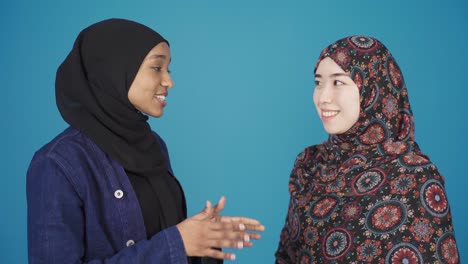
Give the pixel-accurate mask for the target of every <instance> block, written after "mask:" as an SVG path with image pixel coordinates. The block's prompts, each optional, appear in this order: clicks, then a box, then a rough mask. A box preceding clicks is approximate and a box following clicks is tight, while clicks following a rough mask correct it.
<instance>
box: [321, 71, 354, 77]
mask: <svg viewBox="0 0 468 264" xmlns="http://www.w3.org/2000/svg"><path fill="white" fill-rule="evenodd" d="M339 76H345V77H349V75H348V74H346V73H341V72H340V73H333V74H330V77H339ZM315 78H322V75H321V74H315Z"/></svg>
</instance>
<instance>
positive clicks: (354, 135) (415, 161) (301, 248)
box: [276, 36, 459, 263]
mask: <svg viewBox="0 0 468 264" xmlns="http://www.w3.org/2000/svg"><path fill="white" fill-rule="evenodd" d="M326 57H329V58H331V59H332V60H333V61H334V62H336V63H337V64H338V65H339V66H340V67H341V68H342V69H343V70H344V71H345V72H346V73H347V74H349V76H350V77H351V78H352V80H353V81H354V82H355V83H356V85H357V87H358V89H359V93H360V115H359V118H358V121H357V122H356V123H355V124H354V125H353V126H352V127H351V128H350V129H349V130H348V131H347V132H345V133H343V134H338V135H330V136H329V139H328V141H326V142H324V143H322V144H319V145H315V146H311V147H308V148H306V149H305V150H304V151H303V152H302V153H300V154H299V155H298V157H297V159H296V161H295V164H294V168H293V170H292V173H291V178H290V183H289V190H290V193H291V200H290V205H289V211H288V217H287V219H286V225H285V227H284V228H283V230H282V232H281V241H280V244H279V249H278V251H277V253H276V257H277V263H328V262H331V261H337V262H339V263H434V262H435V261H440V262H441V263H458V262H459V256H458V250H457V245H456V241H455V236H454V233H453V227H452V222H451V214H450V208H449V204H448V200H447V196H446V193H445V188H444V178H443V177H442V176H441V175H440V174H439V172H438V170H437V168H436V166H435V165H434V164H433V163H432V162H431V161H430V160H429V158H428V157H427V156H426V155H424V154H423V153H422V152H421V150H420V149H419V147H418V145H417V144H416V142H415V141H414V131H415V126H414V118H413V114H412V111H411V107H410V103H409V100H408V92H407V88H406V85H405V82H404V79H403V75H402V72H401V71H400V68H399V66H398V64H397V62H396V61H395V59H394V58H393V56H392V54H391V53H390V51H389V50H388V49H387V48H386V47H385V46H384V45H383V44H382V43H381V42H380V41H378V40H377V39H375V38H370V37H364V36H350V37H346V38H343V39H340V40H338V41H336V42H335V43H333V44H331V45H330V46H328V47H326V48H325V49H324V50H323V51H322V53H321V54H320V57H319V59H318V62H317V66H318V63H319V62H320V61H321V60H323V59H324V58H326ZM317 66H316V68H315V69H317ZM405 260H406V261H405Z"/></svg>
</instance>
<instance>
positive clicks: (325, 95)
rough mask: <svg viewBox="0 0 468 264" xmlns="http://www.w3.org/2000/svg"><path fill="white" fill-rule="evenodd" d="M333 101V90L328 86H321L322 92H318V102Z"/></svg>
mask: <svg viewBox="0 0 468 264" xmlns="http://www.w3.org/2000/svg"><path fill="white" fill-rule="evenodd" d="M332 101H333V91H332V89H331V88H330V87H327V86H325V87H323V88H322V92H321V93H320V98H319V102H320V103H331V102H332Z"/></svg>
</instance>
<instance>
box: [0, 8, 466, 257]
mask: <svg viewBox="0 0 468 264" xmlns="http://www.w3.org/2000/svg"><path fill="white" fill-rule="evenodd" d="M290 2H291V3H289V4H285V3H284V2H277V3H275V2H274V1H239V0H238V1H219V0H218V1H216V0H213V1H205V0H198V1H186V2H182V1H155V0H152V1H123V0H110V1H89V0H86V1H84V0H82V1H27V2H26V1H11V2H8V3H6V2H5V1H3V2H2V4H1V8H0V32H1V43H0V45H1V48H0V60H1V63H0V74H1V80H2V91H3V92H2V104H1V105H0V108H1V113H3V115H2V116H3V117H2V118H3V120H2V122H1V126H2V129H1V138H2V142H3V144H2V145H3V151H2V152H1V154H0V155H1V159H0V160H1V162H2V163H1V164H2V166H1V167H2V173H1V175H2V188H1V194H2V195H1V202H0V212H1V217H0V237H1V239H0V256H1V258H2V260H1V262H2V263H26V262H27V247H26V245H27V239H26V237H27V233H26V232H27V230H26V198H25V172H26V169H27V167H28V164H29V161H30V159H31V157H32V155H33V153H34V151H36V150H37V149H38V148H39V147H41V146H42V145H43V144H45V143H47V142H48V141H49V140H51V139H52V138H53V137H54V136H55V135H56V134H58V133H59V132H61V131H62V130H63V129H64V128H65V127H66V123H65V122H64V121H63V120H62V119H61V117H60V115H59V112H58V110H57V108H56V106H55V98H54V80H55V72H56V69H57V67H58V65H59V64H60V63H61V62H62V60H63V59H64V58H65V56H66V55H67V54H68V52H69V51H70V49H71V47H72V45H73V41H74V39H75V37H76V35H77V34H78V33H79V31H80V30H81V29H83V28H84V27H86V26H88V25H90V24H92V23H94V22H97V21H99V20H102V19H106V18H110V17H122V18H127V19H133V20H136V21H139V22H141V23H144V24H146V25H148V26H150V27H152V28H154V29H156V30H157V31H158V32H160V33H161V34H162V35H163V36H165V37H166V38H167V39H168V40H169V41H170V42H171V49H172V56H173V58H172V61H173V63H172V71H173V78H174V80H175V87H174V88H173V89H172V90H170V96H169V98H168V107H167V108H166V113H165V115H164V117H163V118H161V119H151V121H150V123H151V125H152V127H153V129H155V130H156V131H158V132H159V133H160V134H161V135H162V136H163V138H164V139H165V140H166V143H167V144H168V146H169V150H170V153H171V158H172V163H173V167H174V169H175V172H176V174H177V175H178V178H179V179H180V181H181V182H182V185H183V186H184V189H185V192H186V195H187V198H188V206H189V213H190V214H194V213H196V212H198V211H199V210H201V209H202V207H203V205H204V202H205V200H206V199H210V200H212V201H215V200H217V199H218V198H219V197H220V196H221V195H226V197H227V207H226V210H225V213H226V214H229V215H246V216H250V217H254V218H258V219H260V220H261V221H262V222H263V223H264V224H265V225H266V228H267V229H266V231H265V232H264V234H263V239H262V240H260V241H258V242H257V243H256V245H255V247H254V248H250V249H245V250H243V251H241V252H239V253H238V254H237V255H238V256H237V261H236V262H238V263H272V262H273V260H274V256H273V254H274V252H275V250H276V247H277V244H278V240H279V233H280V230H281V228H282V225H283V223H284V219H285V215H286V210H287V204H288V199H289V196H288V192H287V189H288V187H287V185H288V178H289V173H290V170H291V168H292V165H293V162H294V159H295V157H296V155H297V154H298V153H299V152H300V151H301V150H302V149H303V148H304V147H306V146H308V145H312V144H316V143H319V142H321V141H323V140H325V139H326V134H325V133H324V132H323V129H322V125H321V122H320V120H319V119H318V117H317V116H316V113H315V109H314V107H313V103H312V91H313V87H314V85H313V83H314V79H313V67H314V64H315V61H316V59H317V57H318V55H319V53H320V51H321V50H322V49H323V48H324V47H325V46H326V45H328V44H330V43H331V42H333V41H335V40H337V39H339V38H342V37H344V36H347V35H350V34H364V35H371V36H374V37H377V38H378V39H380V40H381V41H382V42H384V43H385V44H386V46H387V47H388V48H389V49H390V50H391V51H392V53H393V55H394V57H395V58H396V60H397V62H398V63H399V65H400V67H401V68H402V71H403V73H404V76H405V79H406V84H407V87H408V90H409V95H410V100H411V103H412V108H413V111H414V114H415V118H416V140H417V142H418V143H419V145H420V146H421V148H422V150H423V151H424V152H425V153H426V154H428V155H429V156H430V157H431V159H432V161H433V162H434V163H435V164H436V165H437V166H438V167H439V169H440V171H441V173H442V174H443V175H444V176H445V178H446V190H447V193H448V197H449V199H450V203H451V207H452V213H453V217H454V226H455V232H456V237H457V240H458V245H459V250H460V253H461V257H462V259H468V236H467V235H468V222H466V221H464V220H463V219H467V217H468V210H467V209H468V208H467V201H468V199H467V191H466V186H467V183H468V177H467V176H468V175H467V173H466V164H468V158H467V155H466V149H467V147H468V145H467V141H466V140H465V139H464V138H465V133H466V129H467V118H466V115H467V114H468V111H467V110H466V98H467V96H468V89H467V88H468V87H467V83H468V82H467V79H466V76H467V70H466V67H465V65H466V62H467V59H468V53H467V50H468V49H467V47H468V31H467V30H466V26H467V25H468V23H467V22H468V21H467V16H466V15H465V13H466V12H467V11H468V8H467V5H466V4H464V3H463V1H461V0H460V1H444V2H445V3H444V4H442V3H440V2H441V1H424V4H422V5H420V4H415V3H412V2H413V1H400V0H397V1H382V3H376V2H377V1H370V0H362V1H341V0H337V1H290ZM329 2H332V3H329ZM414 2H418V1H414ZM419 3H423V2H419ZM64 246H66V245H64Z"/></svg>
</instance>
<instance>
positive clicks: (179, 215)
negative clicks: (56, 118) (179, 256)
mask: <svg viewBox="0 0 468 264" xmlns="http://www.w3.org/2000/svg"><path fill="white" fill-rule="evenodd" d="M161 42H167V41H166V40H165V39H164V38H163V37H162V36H160V35H159V34H158V33H156V32H155V31H153V30H152V29H150V28H148V27H146V26H144V25H141V24H139V23H136V22H133V21H128V20H124V19H109V20H104V21H101V22H98V23H96V24H94V25H91V26H90V27H88V28H86V29H84V30H83V31H82V32H81V33H80V34H79V35H78V37H77V39H76V41H75V44H74V46H73V49H72V50H71V52H70V54H69V55H68V56H67V58H66V59H65V61H64V62H63V63H62V65H61V66H60V67H59V69H58V70H57V77H56V100H57V105H58V108H59V111H60V113H61V115H62V117H63V118H64V119H65V121H66V122H67V123H68V124H70V125H71V126H72V127H74V128H76V129H78V130H80V131H82V132H83V133H84V134H86V135H87V136H88V137H90V138H91V139H92V140H93V141H94V142H95V143H96V144H97V145H98V146H99V147H100V148H101V149H102V150H103V151H104V152H105V153H107V154H108V155H109V156H110V157H111V158H113V159H115V160H116V161H118V162H119V163H120V164H121V165H122V166H123V167H124V169H125V171H126V173H127V175H128V176H129V178H130V181H131V183H132V185H133V187H134V189H135V192H136V194H137V197H138V200H139V202H140V206H141V209H142V213H143V218H144V222H145V227H146V233H147V235H148V237H150V236H151V235H153V234H155V233H157V232H158V231H160V230H162V229H164V228H166V227H169V226H172V225H175V224H177V223H179V222H180V221H181V220H183V219H184V218H185V211H184V210H185V208H184V206H185V204H184V199H183V193H182V190H181V189H180V186H179V184H178V182H177V180H176V179H175V178H174V177H173V176H172V175H171V174H170V173H169V172H168V161H167V159H166V158H165V156H164V153H163V152H162V150H161V146H160V145H159V142H158V140H157V138H156V137H155V135H154V134H153V132H152V131H151V128H150V126H149V124H148V123H147V119H148V117H147V116H145V115H143V114H142V113H140V112H138V111H137V110H136V108H135V107H134V106H133V105H132V104H131V103H130V101H129V99H128V89H129V88H130V85H131V84H132V82H133V80H134V78H135V76H136V74H137V72H138V70H139V68H140V65H141V63H142V61H143V59H144V58H145V57H146V55H147V54H148V52H149V51H150V50H151V49H152V48H153V47H154V46H156V45H157V44H158V43H161Z"/></svg>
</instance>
